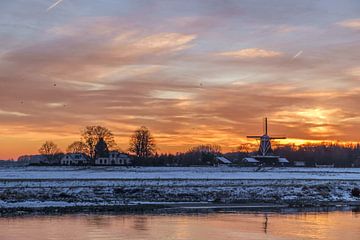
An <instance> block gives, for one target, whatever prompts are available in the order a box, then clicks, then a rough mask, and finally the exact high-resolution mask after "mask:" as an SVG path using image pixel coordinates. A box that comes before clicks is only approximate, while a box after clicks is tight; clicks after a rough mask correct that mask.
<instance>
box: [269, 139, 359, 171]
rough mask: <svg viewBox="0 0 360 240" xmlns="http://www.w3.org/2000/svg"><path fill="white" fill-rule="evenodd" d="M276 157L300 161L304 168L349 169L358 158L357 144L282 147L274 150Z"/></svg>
mask: <svg viewBox="0 0 360 240" xmlns="http://www.w3.org/2000/svg"><path fill="white" fill-rule="evenodd" d="M274 153H275V154H276V155H280V156H284V157H286V158H288V159H289V160H290V161H291V162H294V161H302V162H305V163H306V166H309V167H313V166H315V164H318V165H332V164H334V166H335V167H351V166H352V164H353V163H354V162H355V161H356V160H357V159H359V157H360V146H359V144H339V143H325V142H324V143H320V144H304V145H300V146H295V145H282V146H278V147H277V148H276V149H274Z"/></svg>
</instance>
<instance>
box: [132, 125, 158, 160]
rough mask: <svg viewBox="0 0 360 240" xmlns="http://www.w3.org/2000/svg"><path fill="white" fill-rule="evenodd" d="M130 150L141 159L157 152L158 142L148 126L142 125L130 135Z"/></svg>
mask: <svg viewBox="0 0 360 240" xmlns="http://www.w3.org/2000/svg"><path fill="white" fill-rule="evenodd" d="M129 151H130V152H132V153H135V154H136V156H137V157H138V158H140V159H147V158H149V157H151V156H153V155H154V154H155V151H156V144H155V140H154V138H153V136H152V135H151V133H150V131H149V129H148V128H146V127H144V126H142V127H140V128H139V129H137V130H135V132H134V134H133V135H132V136H131V137H130V147H129Z"/></svg>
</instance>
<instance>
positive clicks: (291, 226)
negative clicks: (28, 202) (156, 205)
mask: <svg viewBox="0 0 360 240" xmlns="http://www.w3.org/2000/svg"><path fill="white" fill-rule="evenodd" d="M358 216H359V212H358V211H353V212H352V211H348V212H330V213H300V214H276V213H247V214H244V213H231V214H226V213H214V214H200V215H118V216H116V215H65V216H33V217H13V218H0V239H1V240H23V239H26V240H45V239H46V240H47V239H52V240H63V239H74V240H85V239H86V240H95V239H96V240H103V239H106V240H111V239H117V240H121V239H135V240H142V239H149V240H155V239H156V240H162V239H174V240H183V239H197V240H202V239H204V240H205V239H206V240H208V239H229V240H233V239H247V240H251V239H272V240H275V239H292V240H297V239H329V240H336V239H358V237H359V235H360V229H359V226H360V218H359V217H358Z"/></svg>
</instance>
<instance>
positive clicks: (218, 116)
mask: <svg viewBox="0 0 360 240" xmlns="http://www.w3.org/2000/svg"><path fill="white" fill-rule="evenodd" d="M104 2H106V3H107V4H103V3H104ZM260 2H261V1H252V0H241V1H232V0H230V1H200V0H198V1H188V2H187V3H186V4H185V3H184V2H181V1H163V0H155V1H143V0H136V1H130V0H121V1H114V0H106V1H86V0H74V1H68V0H62V1H49V0H38V1H19V0H13V1H1V2H0V146H1V148H0V159H9V158H17V157H18V156H19V155H22V154H33V153H37V150H38V149H39V147H40V145H41V143H43V142H44V141H45V140H52V141H54V142H56V143H57V144H58V145H59V146H60V147H61V149H62V150H66V147H67V145H68V144H70V143H71V142H73V141H75V140H78V139H80V130H81V129H82V128H83V127H85V126H86V125H103V126H105V127H107V128H109V129H110V130H112V132H113V133H114V134H115V136H116V141H117V143H118V145H119V146H120V148H121V149H123V150H127V148H128V144H129V136H130V135H131V134H132V132H133V131H134V130H135V129H137V128H138V127H140V126H147V127H148V128H149V129H150V131H151V132H152V134H153V135H154V137H155V139H156V143H157V145H158V148H159V151H160V152H171V153H175V152H178V151H185V150H187V149H189V148H190V147H192V146H194V145H197V144H219V145H221V146H222V148H223V150H224V151H231V150H235V149H236V147H237V146H239V144H241V143H243V142H246V141H247V139H246V135H249V134H261V133H262V118H263V117H264V116H267V117H268V118H269V128H270V129H269V131H270V133H271V134H274V135H285V136H287V137H288V139H287V140H284V141H282V143H295V144H300V143H306V142H322V141H329V142H330V141H343V142H356V141H359V140H360V139H359V136H360V128H359V125H360V117H359V116H360V108H359V103H360V65H359V64H360V61H359V60H360V51H359V49H360V41H359V40H360V18H359V17H360V16H359V12H360V2H359V1H355V0H354V1H349V2H348V3H347V4H344V3H342V2H341V1H335V0H319V1H316V4H315V3H314V1H310V0H305V1H297V3H296V4H295V3H293V2H292V1H285V0H281V1H274V4H269V5H267V6H266V7H262V6H263V5H262V4H260Z"/></svg>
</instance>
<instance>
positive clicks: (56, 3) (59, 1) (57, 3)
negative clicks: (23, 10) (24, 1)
mask: <svg viewBox="0 0 360 240" xmlns="http://www.w3.org/2000/svg"><path fill="white" fill-rule="evenodd" d="M62 1H63V0H57V1H56V2H55V3H54V4H53V5H51V6H50V7H48V9H46V11H47V12H48V11H50V10H51V9H53V8H54V7H56V6H57V5H59V4H60V3H61V2H62Z"/></svg>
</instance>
